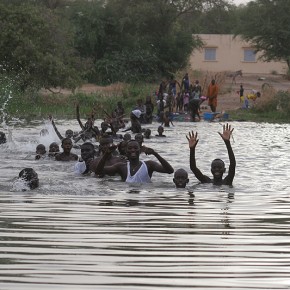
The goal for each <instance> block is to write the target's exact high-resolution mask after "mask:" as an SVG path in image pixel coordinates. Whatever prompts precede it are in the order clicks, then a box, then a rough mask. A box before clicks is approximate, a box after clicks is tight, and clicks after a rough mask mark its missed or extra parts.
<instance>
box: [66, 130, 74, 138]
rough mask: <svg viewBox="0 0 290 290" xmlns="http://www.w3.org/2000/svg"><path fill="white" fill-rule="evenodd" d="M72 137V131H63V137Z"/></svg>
mask: <svg viewBox="0 0 290 290" xmlns="http://www.w3.org/2000/svg"><path fill="white" fill-rule="evenodd" d="M73 135H74V132H73V130H70V129H68V130H66V131H65V137H66V138H72V137H73Z"/></svg>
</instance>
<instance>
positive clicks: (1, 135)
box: [0, 131, 7, 144]
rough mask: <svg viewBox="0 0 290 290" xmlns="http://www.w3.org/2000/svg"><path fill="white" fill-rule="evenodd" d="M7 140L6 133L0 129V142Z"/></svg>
mask: <svg viewBox="0 0 290 290" xmlns="http://www.w3.org/2000/svg"><path fill="white" fill-rule="evenodd" d="M6 142H7V140H6V135H5V133H4V132H2V131H0V144H4V143H6Z"/></svg>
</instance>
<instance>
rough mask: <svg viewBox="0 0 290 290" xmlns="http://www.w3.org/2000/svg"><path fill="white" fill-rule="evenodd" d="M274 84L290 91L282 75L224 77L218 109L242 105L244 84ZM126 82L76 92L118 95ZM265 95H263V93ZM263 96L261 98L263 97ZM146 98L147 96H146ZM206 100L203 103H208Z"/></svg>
mask: <svg viewBox="0 0 290 290" xmlns="http://www.w3.org/2000/svg"><path fill="white" fill-rule="evenodd" d="M265 83H266V84H268V85H270V86H272V87H273V88H274V89H275V90H277V91H278V90H283V91H287V90H288V91H290V81H289V80H286V79H285V78H284V77H283V76H281V75H256V74H243V77H240V76H238V77H237V78H236V82H235V83H233V80H232V78H231V77H226V78H225V79H224V82H223V85H222V86H221V88H220V94H219V95H218V108H217V111H229V110H236V109H239V108H240V107H241V103H240V99H239V94H238V93H237V91H239V89H240V85H241V84H243V87H244V93H245V94H248V93H250V92H251V91H252V90H253V89H254V90H257V91H260V92H262V86H263V84H265ZM123 88H124V84H122V83H116V84H112V85H110V86H107V87H101V86H97V85H94V84H85V85H83V86H82V87H81V88H78V89H77V90H76V92H83V93H87V94H90V93H96V92H101V93H103V94H106V93H107V94H108V95H110V94H113V95H116V94H118V93H120V92H121V91H122V89H123ZM54 91H55V92H58V93H61V94H63V95H69V94H71V91H69V90H64V89H62V90H54ZM43 93H44V94H51V92H48V91H43ZM262 97H263V95H262ZM262 97H261V98H262ZM144 99H145V96H144ZM206 103H207V102H204V103H203V105H206ZM204 111H209V108H205V109H204Z"/></svg>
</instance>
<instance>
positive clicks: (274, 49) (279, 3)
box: [236, 0, 290, 69]
mask: <svg viewBox="0 0 290 290" xmlns="http://www.w3.org/2000/svg"><path fill="white" fill-rule="evenodd" d="M289 15H290V1H285V0H256V1H251V2H249V3H248V5H247V6H244V7H243V8H242V10H241V12H240V17H241V18H240V21H241V23H240V24H239V26H238V29H237V30H236V34H238V35H241V36H242V38H243V39H245V40H247V41H249V42H251V43H252V44H253V47H254V48H255V49H256V51H260V52H262V58H263V59H264V60H265V61H272V60H273V61H285V62H286V63H287V65H288V69H290V50H289V47H290V29H289V27H290V17H289Z"/></svg>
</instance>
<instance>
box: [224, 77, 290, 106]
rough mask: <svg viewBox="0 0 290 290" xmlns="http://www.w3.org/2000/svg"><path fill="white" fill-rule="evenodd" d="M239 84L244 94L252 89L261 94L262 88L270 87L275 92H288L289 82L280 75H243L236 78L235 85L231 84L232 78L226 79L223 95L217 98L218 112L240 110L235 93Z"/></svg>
mask: <svg viewBox="0 0 290 290" xmlns="http://www.w3.org/2000/svg"><path fill="white" fill-rule="evenodd" d="M241 84H243V87H244V90H245V91H244V92H245V94H247V93H250V92H251V90H253V89H254V90H257V91H260V92H261V91H262V86H272V87H273V88H274V89H275V90H277V91H279V90H282V91H289V90H290V81H289V80H286V79H285V78H284V77H283V76H281V75H256V74H255V75H254V74H244V75H243V77H237V78H236V83H233V82H232V78H230V77H227V78H226V79H225V83H224V84H223V87H222V91H224V92H225V93H224V94H220V95H219V96H218V111H222V110H224V111H228V110H235V109H238V108H240V106H241V104H240V99H239V94H237V91H238V90H239V89H240V85H241ZM261 97H263V95H262V96H261ZM257 101H259V100H257Z"/></svg>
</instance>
